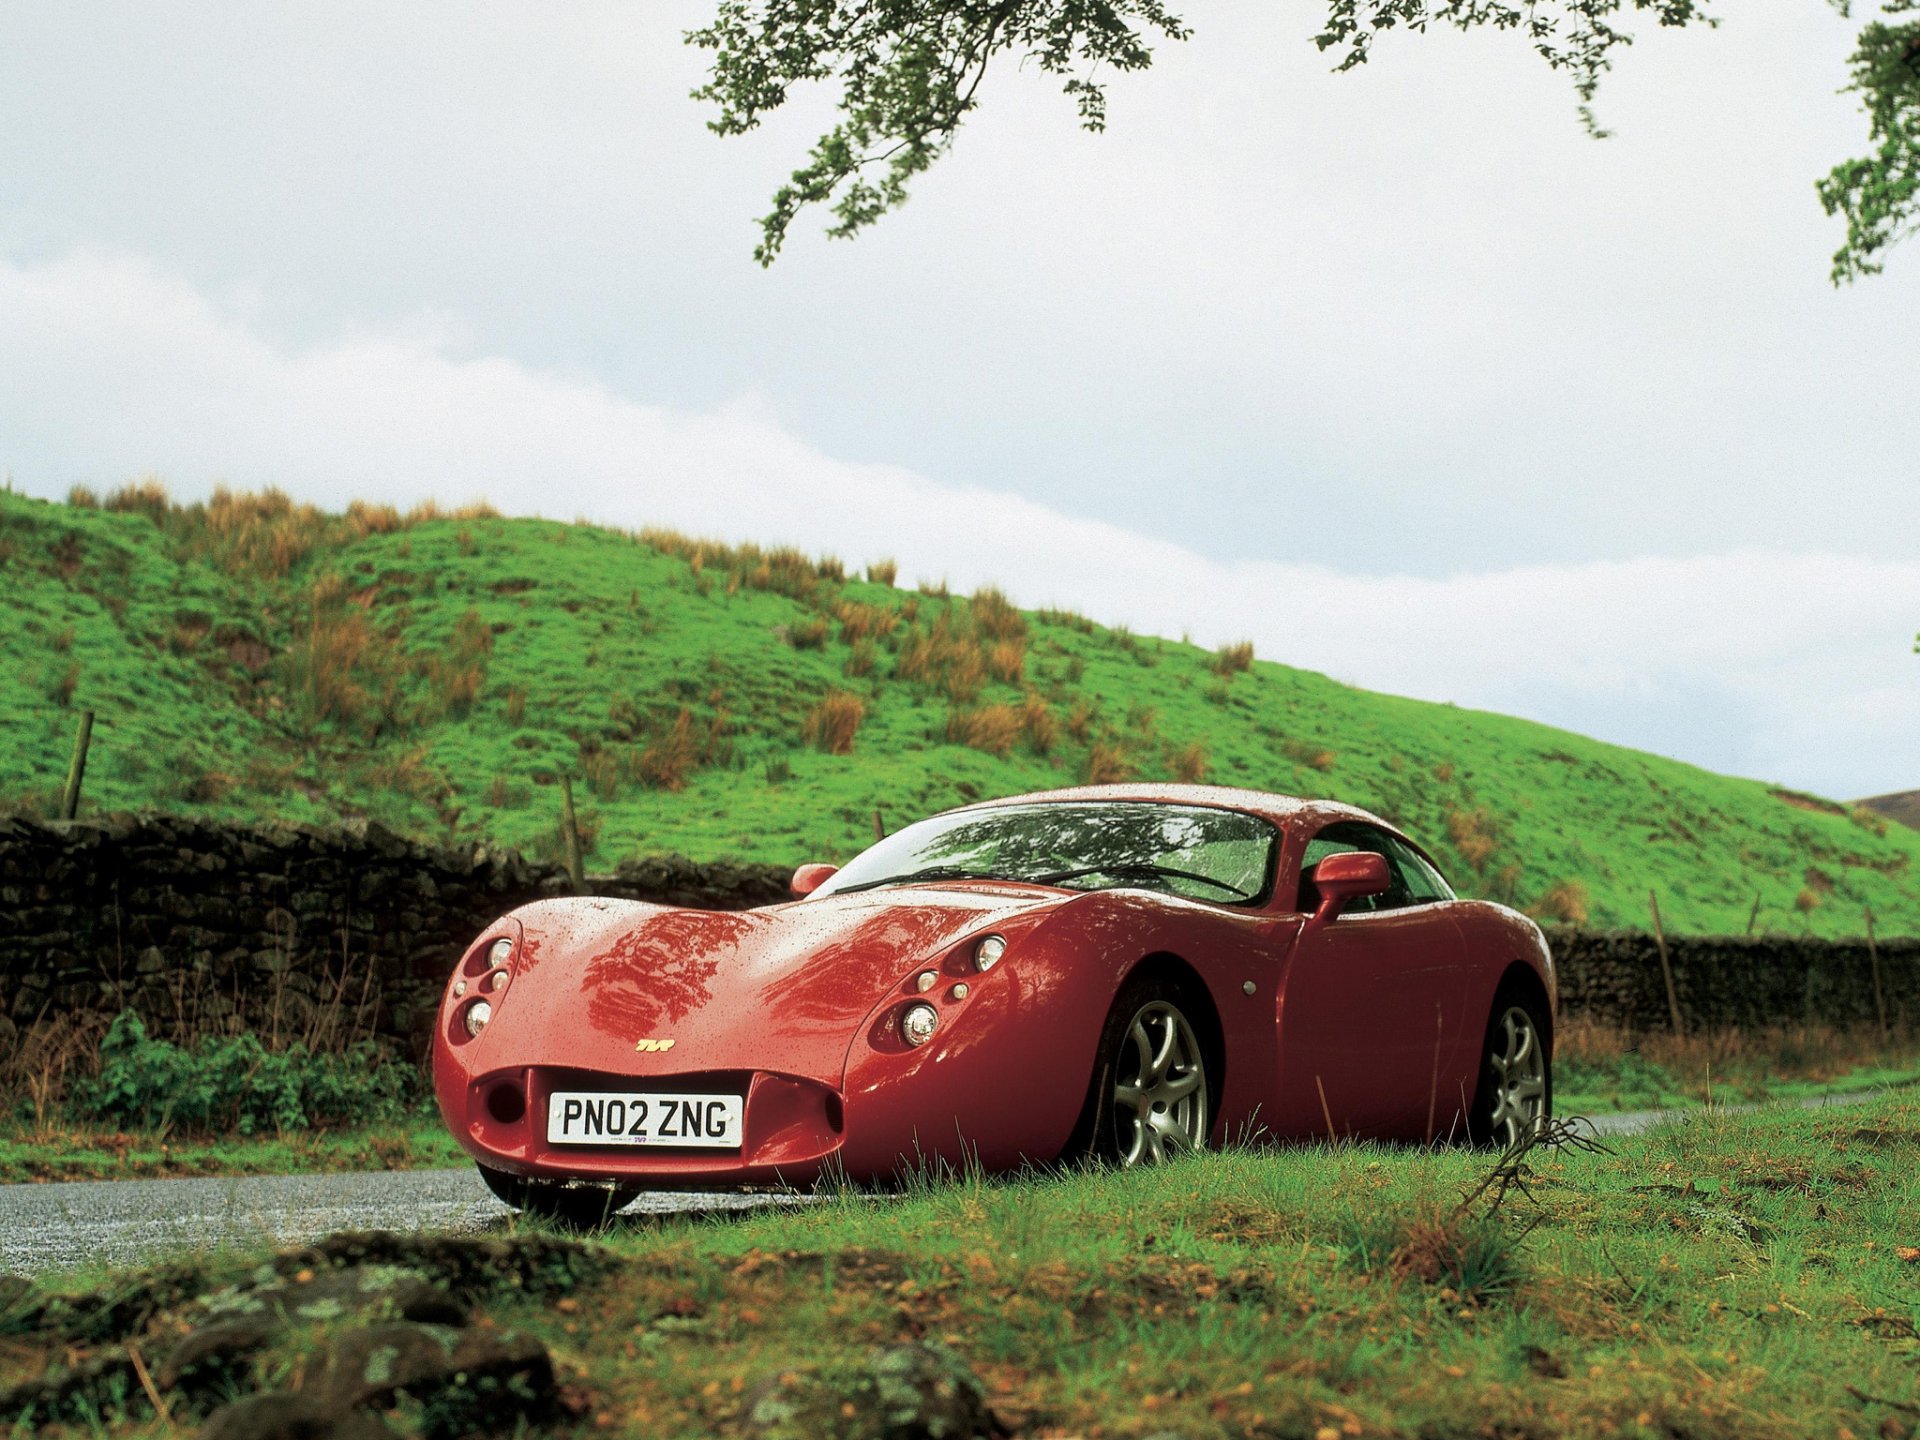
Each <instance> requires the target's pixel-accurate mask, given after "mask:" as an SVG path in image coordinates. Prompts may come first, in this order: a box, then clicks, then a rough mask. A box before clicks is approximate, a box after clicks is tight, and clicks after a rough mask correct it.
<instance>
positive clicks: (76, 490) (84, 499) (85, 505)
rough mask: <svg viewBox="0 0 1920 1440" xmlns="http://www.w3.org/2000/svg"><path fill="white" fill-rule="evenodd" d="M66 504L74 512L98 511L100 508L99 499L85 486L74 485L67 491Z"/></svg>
mask: <svg viewBox="0 0 1920 1440" xmlns="http://www.w3.org/2000/svg"><path fill="white" fill-rule="evenodd" d="M67 504H69V505H71V506H72V507H73V508H74V509H75V510H98V509H99V508H100V497H99V496H98V495H96V494H94V493H93V491H91V490H89V489H88V488H87V487H86V486H85V485H75V486H74V487H73V488H72V489H70V490H68V491H67Z"/></svg>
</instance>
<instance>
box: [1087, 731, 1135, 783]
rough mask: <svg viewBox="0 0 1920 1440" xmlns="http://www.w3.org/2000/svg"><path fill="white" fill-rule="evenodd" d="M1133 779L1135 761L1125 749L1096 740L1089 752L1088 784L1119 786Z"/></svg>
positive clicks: (1107, 741)
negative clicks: (1124, 781)
mask: <svg viewBox="0 0 1920 1440" xmlns="http://www.w3.org/2000/svg"><path fill="white" fill-rule="evenodd" d="M1132 778H1133V760H1132V757H1130V756H1129V755H1128V754H1127V752H1126V749H1125V747H1123V746H1121V745H1118V744H1116V743H1114V742H1113V741H1111V740H1096V741H1095V742H1094V743H1093V746H1092V748H1091V749H1089V750H1088V751H1087V772H1086V781H1087V784H1089V785H1118V784H1119V783H1121V782H1122V781H1123V780H1131V779H1132Z"/></svg>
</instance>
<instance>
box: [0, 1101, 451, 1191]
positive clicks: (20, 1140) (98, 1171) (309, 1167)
mask: <svg viewBox="0 0 1920 1440" xmlns="http://www.w3.org/2000/svg"><path fill="white" fill-rule="evenodd" d="M467 1163H468V1162H467V1157H466V1153H465V1152H464V1151H463V1150H461V1149H460V1147H459V1146H458V1145H456V1144H454V1142H453V1137H452V1136H451V1135H449V1134H448V1133H447V1129H446V1126H445V1125H444V1124H442V1123H441V1120H440V1117H439V1115H438V1114H435V1113H430V1112H426V1111H423V1112H421V1113H420V1114H418V1115H415V1116H412V1117H410V1118H408V1119H405V1120H396V1121H387V1122H383V1123H381V1124H378V1125H369V1126H360V1127H354V1128H351V1129H341V1130H290V1131H287V1132H285V1133H283V1134H277V1135H224V1136H191V1135H189V1136H164V1137H163V1136H160V1135H155V1134H151V1133H146V1132H141V1131H117V1130H101V1129H98V1128H95V1127H90V1126H86V1125H83V1124H74V1123H70V1122H65V1121H62V1122H58V1123H55V1124H51V1125H36V1124H32V1123H30V1122H27V1121H15V1122H12V1123H10V1124H6V1125H0V1185H20V1184H29V1183H47V1182H53V1181H65V1180H166V1179H172V1178H176V1177H179V1176H184V1175H307V1174H319V1173H324V1172H329V1171H337V1170H424V1169H433V1168H436V1167H446V1166H455V1165H465V1164H467Z"/></svg>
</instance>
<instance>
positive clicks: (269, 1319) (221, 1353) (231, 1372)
mask: <svg viewBox="0 0 1920 1440" xmlns="http://www.w3.org/2000/svg"><path fill="white" fill-rule="evenodd" d="M280 1330H281V1324H280V1320H279V1317H278V1316H275V1315H267V1314H260V1315H247V1316H241V1317H238V1318H236V1319H232V1320H216V1321H214V1322H213V1323H212V1324H209V1325H202V1326H201V1327H200V1328H199V1329H197V1330H191V1331H189V1332H188V1333H187V1335H186V1336H185V1338H184V1339H182V1340H181V1341H180V1343H179V1344H177V1345H175V1346H174V1347H173V1349H171V1350H169V1351H168V1352H167V1354H166V1356H165V1358H164V1359H162V1360H161V1362H160V1364H159V1365H158V1366H157V1367H156V1368H155V1370H154V1372H153V1383H154V1384H155V1385H158V1386H159V1387H160V1388H161V1389H162V1390H179V1391H184V1392H186V1393H188V1394H201V1393H204V1392H207V1391H210V1390H212V1389H214V1388H216V1387H218V1386H222V1385H225V1384H226V1383H227V1382H228V1381H229V1380H231V1379H232V1378H233V1377H234V1376H235V1375H236V1374H237V1373H238V1372H239V1371H240V1369H241V1367H242V1365H243V1364H244V1362H245V1361H246V1360H248V1359H249V1358H251V1357H252V1356H253V1355H254V1354H256V1353H257V1352H259V1351H261V1350H264V1349H266V1347H267V1346H268V1345H270V1344H272V1343H273V1338H274V1336H276V1335H278V1334H279V1333H280Z"/></svg>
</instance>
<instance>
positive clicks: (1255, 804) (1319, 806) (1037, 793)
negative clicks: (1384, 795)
mask: <svg viewBox="0 0 1920 1440" xmlns="http://www.w3.org/2000/svg"><path fill="white" fill-rule="evenodd" d="M1047 800H1137V801H1140V802H1142V803H1145V804H1149V805H1202V806H1209V807H1211V808H1213V809H1216V810H1244V811H1245V812H1246V813H1248V814H1249V815H1258V816H1260V817H1261V818H1262V819H1265V820H1271V821H1273V822H1274V823H1275V824H1278V825H1283V826H1284V825H1285V824H1286V823H1287V822H1288V821H1290V820H1299V819H1305V820H1309V821H1328V820H1364V821H1366V822H1367V823H1369V824H1372V825H1379V826H1381V827H1383V828H1384V829H1387V830H1390V831H1392V832H1394V833H1395V834H1398V833H1400V832H1399V827H1398V826H1396V825H1391V824H1388V823H1387V822H1386V821H1385V820H1382V819H1381V818H1380V817H1379V816H1378V815H1374V814H1372V813H1370V812H1369V811H1366V810H1362V809H1360V808H1359V807H1358V806H1357V805H1346V804H1343V803H1341V802H1340V801H1338V800H1320V799H1310V798H1306V797H1303V796H1299V795H1275V794H1272V793H1271V792H1269V791H1266V790H1245V789H1241V788H1239V787H1237V786H1233V785H1146V784H1132V783H1127V784H1120V785H1074V786H1069V787H1068V788H1066V789H1063V790H1032V791H1029V792H1028V793H1026V794H1024V795H1007V796H1003V797H1001V798H998V799H994V800H981V801H978V802H976V803H974V804H972V805H961V806H956V807H955V808H954V809H953V810H950V811H946V812H943V813H946V814H959V813H961V812H963V811H967V810H991V809H995V808H997V807H1000V806H1004V805H1032V804H1036V803H1038V802H1040V801H1047Z"/></svg>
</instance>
